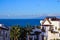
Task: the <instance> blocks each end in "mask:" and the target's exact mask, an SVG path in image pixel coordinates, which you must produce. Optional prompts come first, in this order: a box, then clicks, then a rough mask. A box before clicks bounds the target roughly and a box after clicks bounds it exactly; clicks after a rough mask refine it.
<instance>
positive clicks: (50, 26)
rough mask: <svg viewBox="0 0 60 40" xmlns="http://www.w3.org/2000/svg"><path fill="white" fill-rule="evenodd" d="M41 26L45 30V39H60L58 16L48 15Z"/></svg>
mask: <svg viewBox="0 0 60 40" xmlns="http://www.w3.org/2000/svg"><path fill="white" fill-rule="evenodd" d="M40 23H41V27H42V28H44V30H45V35H46V36H45V40H53V39H56V40H57V39H59V40H60V30H59V29H60V19H59V18H56V17H46V18H45V19H44V20H41V21H40Z"/></svg>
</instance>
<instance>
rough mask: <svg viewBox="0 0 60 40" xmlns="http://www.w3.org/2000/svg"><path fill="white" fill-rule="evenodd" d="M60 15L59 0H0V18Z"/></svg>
mask: <svg viewBox="0 0 60 40" xmlns="http://www.w3.org/2000/svg"><path fill="white" fill-rule="evenodd" d="M40 16H60V0H0V19H5V18H7V19H12V18H16V19H17V18H18V19H21V18H23V19H24V18H38V17H40Z"/></svg>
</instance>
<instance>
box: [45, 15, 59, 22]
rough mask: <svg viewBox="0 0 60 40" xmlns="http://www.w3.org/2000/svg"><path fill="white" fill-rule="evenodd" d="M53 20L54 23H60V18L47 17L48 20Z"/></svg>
mask: <svg viewBox="0 0 60 40" xmlns="http://www.w3.org/2000/svg"><path fill="white" fill-rule="evenodd" d="M49 18H50V19H51V20H52V21H60V19H59V18H57V17H55V16H52V17H46V19H49Z"/></svg>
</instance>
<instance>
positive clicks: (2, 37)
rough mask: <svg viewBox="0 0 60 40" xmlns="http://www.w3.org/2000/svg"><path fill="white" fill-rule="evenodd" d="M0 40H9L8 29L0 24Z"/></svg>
mask: <svg viewBox="0 0 60 40" xmlns="http://www.w3.org/2000/svg"><path fill="white" fill-rule="evenodd" d="M0 40H10V30H9V27H7V26H5V25H3V24H0Z"/></svg>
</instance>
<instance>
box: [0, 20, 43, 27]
mask: <svg viewBox="0 0 60 40" xmlns="http://www.w3.org/2000/svg"><path fill="white" fill-rule="evenodd" d="M40 20H42V19H0V24H4V25H7V26H13V25H17V24H18V25H21V26H26V25H27V24H29V25H32V26H34V25H40Z"/></svg>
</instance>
